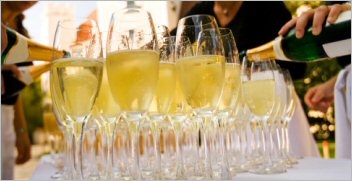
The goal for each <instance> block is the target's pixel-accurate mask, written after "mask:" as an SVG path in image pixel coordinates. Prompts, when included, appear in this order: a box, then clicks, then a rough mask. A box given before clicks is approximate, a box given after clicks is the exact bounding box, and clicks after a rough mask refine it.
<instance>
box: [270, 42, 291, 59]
mask: <svg viewBox="0 0 352 181" xmlns="http://www.w3.org/2000/svg"><path fill="white" fill-rule="evenodd" d="M281 40H282V36H278V37H277V38H275V40H274V52H275V55H276V58H277V59H278V60H290V59H289V58H287V57H286V55H285V53H284V51H283V50H282V47H281Z"/></svg>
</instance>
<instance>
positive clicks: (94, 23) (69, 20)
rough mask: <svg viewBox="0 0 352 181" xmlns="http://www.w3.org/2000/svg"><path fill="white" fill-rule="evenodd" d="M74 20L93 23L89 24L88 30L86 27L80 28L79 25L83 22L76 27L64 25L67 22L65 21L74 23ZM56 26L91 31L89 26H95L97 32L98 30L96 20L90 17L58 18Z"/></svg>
mask: <svg viewBox="0 0 352 181" xmlns="http://www.w3.org/2000/svg"><path fill="white" fill-rule="evenodd" d="M75 20H86V21H84V23H85V22H91V23H93V24H92V25H91V27H90V29H88V30H87V29H81V28H80V26H81V25H83V23H82V24H80V25H79V26H78V27H77V26H73V27H72V26H70V27H68V26H67V25H65V23H67V22H74V23H76V21H75ZM57 27H60V28H64V29H70V30H81V31H91V28H97V29H98V32H100V30H99V27H98V24H97V22H96V21H95V20H94V19H91V18H82V17H78V18H68V19H62V20H59V21H58V23H57Z"/></svg>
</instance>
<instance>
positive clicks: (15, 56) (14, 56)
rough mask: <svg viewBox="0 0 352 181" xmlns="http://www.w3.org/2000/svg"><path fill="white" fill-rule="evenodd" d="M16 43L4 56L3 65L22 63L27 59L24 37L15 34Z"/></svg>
mask: <svg viewBox="0 0 352 181" xmlns="http://www.w3.org/2000/svg"><path fill="white" fill-rule="evenodd" d="M16 36H17V42H16V44H15V45H13V47H11V49H10V51H9V52H8V54H7V55H6V58H5V61H4V63H6V64H14V63H19V62H24V61H25V60H27V59H28V57H29V52H28V44H27V40H26V38H25V37H24V36H22V35H20V34H18V33H16Z"/></svg>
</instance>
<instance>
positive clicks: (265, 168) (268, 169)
mask: <svg viewBox="0 0 352 181" xmlns="http://www.w3.org/2000/svg"><path fill="white" fill-rule="evenodd" d="M286 171H287V170H286V167H284V166H282V165H280V164H278V165H276V164H275V165H267V164H265V165H259V166H258V167H255V168H252V169H249V173H254V174H261V175H265V174H278V173H285V172H286Z"/></svg>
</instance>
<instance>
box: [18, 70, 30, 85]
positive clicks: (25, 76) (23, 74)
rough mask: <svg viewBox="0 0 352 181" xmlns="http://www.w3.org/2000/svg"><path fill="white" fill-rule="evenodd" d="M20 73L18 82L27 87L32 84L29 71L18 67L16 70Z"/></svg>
mask: <svg viewBox="0 0 352 181" xmlns="http://www.w3.org/2000/svg"><path fill="white" fill-rule="evenodd" d="M18 69H19V70H20V72H21V76H20V78H19V79H20V80H21V81H22V82H23V83H25V84H26V85H29V84H31V83H32V82H33V78H32V75H31V72H30V71H29V68H28V67H19V68H18Z"/></svg>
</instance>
